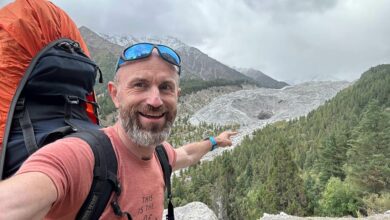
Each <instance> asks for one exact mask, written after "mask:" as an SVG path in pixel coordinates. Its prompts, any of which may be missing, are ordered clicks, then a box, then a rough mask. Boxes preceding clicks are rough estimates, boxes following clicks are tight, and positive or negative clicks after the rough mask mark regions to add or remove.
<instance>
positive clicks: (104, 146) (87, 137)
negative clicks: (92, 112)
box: [70, 130, 120, 220]
mask: <svg viewBox="0 0 390 220" xmlns="http://www.w3.org/2000/svg"><path fill="white" fill-rule="evenodd" d="M70 136H72V137H78V138H81V139H83V140H84V141H86V142H87V143H88V144H89V146H90V147H91V149H92V151H93V154H94V157H95V166H94V172H93V174H94V177H93V182H92V186H91V189H90V191H89V194H88V196H87V198H86V200H85V201H84V204H83V205H82V207H81V209H80V210H79V212H78V214H77V217H76V219H82V220H87V219H99V217H100V216H101V214H102V213H103V211H104V209H105V207H106V205H107V203H108V201H109V199H110V197H111V194H112V192H114V191H115V192H119V193H120V185H119V182H118V180H117V176H116V174H117V169H118V163H117V159H116V155H115V152H114V149H113V148H112V145H111V141H110V139H109V138H108V136H107V135H106V134H104V132H103V131H100V130H83V131H80V132H76V133H74V134H72V135H70Z"/></svg>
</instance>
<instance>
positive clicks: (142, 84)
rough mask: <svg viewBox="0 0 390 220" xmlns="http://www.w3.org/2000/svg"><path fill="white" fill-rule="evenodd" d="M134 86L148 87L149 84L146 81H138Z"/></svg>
mask: <svg viewBox="0 0 390 220" xmlns="http://www.w3.org/2000/svg"><path fill="white" fill-rule="evenodd" d="M133 86H134V87H136V88H146V87H147V86H148V85H147V83H145V82H136V83H134V84H133Z"/></svg>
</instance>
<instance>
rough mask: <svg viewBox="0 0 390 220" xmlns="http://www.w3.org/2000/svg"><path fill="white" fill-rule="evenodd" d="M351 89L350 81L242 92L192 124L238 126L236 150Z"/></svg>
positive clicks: (217, 102) (210, 156) (225, 97)
mask: <svg viewBox="0 0 390 220" xmlns="http://www.w3.org/2000/svg"><path fill="white" fill-rule="evenodd" d="M350 85H351V83H349V82H347V81H338V82H331V81H324V82H306V83H302V84H299V85H294V86H288V87H284V88H282V89H269V88H256V89H246V90H239V91H235V92H231V93H229V94H224V95H221V96H219V97H216V98H214V99H213V100H212V101H210V102H209V103H208V104H206V105H205V106H204V107H203V108H201V109H199V110H198V111H197V112H195V113H194V114H193V115H192V116H191V117H190V119H189V121H190V122H191V123H192V124H195V125H199V124H201V123H212V124H218V125H229V124H239V125H240V129H239V130H238V131H239V134H238V135H236V136H235V137H234V138H233V143H234V144H233V147H234V146H237V145H238V144H239V143H240V142H241V141H242V140H243V139H244V138H245V137H246V136H247V135H250V134H251V133H252V132H254V131H255V130H257V129H259V128H262V127H264V126H266V125H268V124H271V123H275V122H278V121H283V120H293V119H294V118H298V117H300V116H305V115H307V114H308V113H309V112H310V111H313V110H314V109H316V108H318V107H319V106H320V105H322V104H324V103H325V102H326V101H327V100H329V99H331V98H333V97H334V96H335V95H336V94H337V93H338V92H339V91H340V90H342V89H344V88H346V87H348V86H350ZM206 97H207V96H206ZM200 99H202V98H201V97H198V100H200ZM187 105H188V104H187ZM225 150H230V149H229V148H222V149H218V150H216V151H213V152H210V153H209V154H207V155H205V157H203V158H202V159H203V160H211V159H213V158H214V157H215V156H217V155H220V154H221V153H223V151H225Z"/></svg>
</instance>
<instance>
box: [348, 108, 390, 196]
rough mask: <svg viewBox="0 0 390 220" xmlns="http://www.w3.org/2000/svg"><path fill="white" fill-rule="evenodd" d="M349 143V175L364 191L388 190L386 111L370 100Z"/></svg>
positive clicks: (389, 166)
mask: <svg viewBox="0 0 390 220" xmlns="http://www.w3.org/2000/svg"><path fill="white" fill-rule="evenodd" d="M349 143H350V145H351V149H350V150H349V151H348V164H346V166H345V167H346V171H347V174H348V176H349V178H350V179H351V180H352V181H353V182H354V183H355V184H357V185H358V186H359V187H362V188H363V190H364V191H368V192H373V193H380V192H381V191H383V190H387V191H388V190H390V111H383V110H382V109H381V107H380V105H379V103H378V101H376V100H372V101H370V102H369V104H368V105H367V107H366V108H365V111H364V112H363V115H362V119H361V121H360V122H359V124H358V126H356V127H355V129H354V130H353V134H352V139H351V140H350V141H349Z"/></svg>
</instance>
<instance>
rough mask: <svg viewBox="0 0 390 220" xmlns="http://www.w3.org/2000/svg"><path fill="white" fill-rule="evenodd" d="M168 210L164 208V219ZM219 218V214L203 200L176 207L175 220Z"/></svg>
mask: <svg viewBox="0 0 390 220" xmlns="http://www.w3.org/2000/svg"><path fill="white" fill-rule="evenodd" d="M166 214H167V210H166V209H165V210H164V214H163V218H162V219H163V220H165V216H166ZM202 219H204V220H218V218H217V216H216V215H215V213H214V212H213V210H211V209H210V208H209V207H208V206H207V205H205V204H204V203H201V202H191V203H188V204H187V205H185V206H182V207H177V208H175V220H202Z"/></svg>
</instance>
